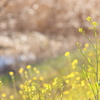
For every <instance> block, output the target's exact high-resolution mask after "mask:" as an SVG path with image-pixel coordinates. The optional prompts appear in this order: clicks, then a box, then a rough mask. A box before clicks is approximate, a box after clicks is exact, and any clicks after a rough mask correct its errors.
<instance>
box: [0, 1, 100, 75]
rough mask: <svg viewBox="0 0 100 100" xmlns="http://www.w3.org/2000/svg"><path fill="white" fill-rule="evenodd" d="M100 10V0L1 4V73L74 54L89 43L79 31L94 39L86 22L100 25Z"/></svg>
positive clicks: (4, 2)
mask: <svg viewBox="0 0 100 100" xmlns="http://www.w3.org/2000/svg"><path fill="white" fill-rule="evenodd" d="M99 9H100V0H0V68H1V70H2V72H3V73H4V72H8V71H9V70H14V71H15V70H18V69H19V67H20V66H21V67H24V66H25V65H28V64H34V63H36V62H41V61H43V60H47V59H49V58H54V57H57V56H59V55H62V54H63V53H64V52H65V51H69V50H72V51H74V50H75V48H76V42H82V43H84V42H86V40H85V39H84V37H82V36H81V35H80V33H79V32H78V28H79V27H83V28H84V30H85V31H86V32H87V34H88V35H89V36H92V35H93V34H92V32H91V29H90V28H88V27H89V26H90V25H89V24H88V23H87V21H86V20H85V19H86V17H87V16H91V17H92V18H93V19H94V20H95V21H97V22H98V23H99V22H100V18H99V17H100V13H99ZM99 29H100V28H99V27H98V31H99ZM15 66H16V67H15ZM5 69H6V70H5Z"/></svg>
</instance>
